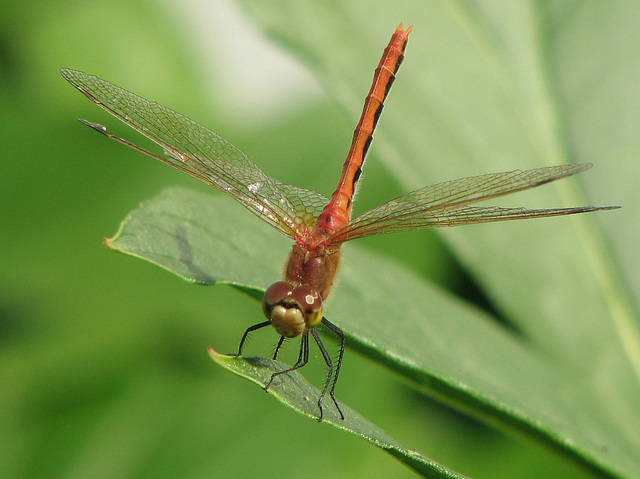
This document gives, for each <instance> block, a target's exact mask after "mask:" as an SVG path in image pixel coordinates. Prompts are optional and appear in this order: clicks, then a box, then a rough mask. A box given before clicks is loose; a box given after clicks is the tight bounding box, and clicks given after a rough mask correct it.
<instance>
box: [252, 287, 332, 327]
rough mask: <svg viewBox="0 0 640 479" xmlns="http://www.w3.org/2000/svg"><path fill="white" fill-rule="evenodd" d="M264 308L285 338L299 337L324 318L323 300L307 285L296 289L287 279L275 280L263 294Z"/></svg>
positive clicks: (266, 314) (267, 315)
mask: <svg viewBox="0 0 640 479" xmlns="http://www.w3.org/2000/svg"><path fill="white" fill-rule="evenodd" d="M262 308H263V310H264V314H265V316H266V317H267V318H269V320H271V324H272V325H273V327H274V328H276V331H278V334H280V335H281V336H284V337H285V338H295V337H296V336H300V335H301V334H302V333H303V332H304V331H305V330H306V329H311V328H315V327H316V326H317V325H318V324H320V322H321V321H322V299H321V298H320V295H319V294H318V292H317V291H315V290H314V289H313V288H311V287H310V286H306V285H304V286H297V287H295V288H294V287H293V286H292V285H291V284H290V283H287V282H286V281H278V282H276V283H273V284H272V285H271V286H269V287H268V288H267V291H265V293H264V301H263V302H262Z"/></svg>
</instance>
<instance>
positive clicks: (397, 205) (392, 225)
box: [331, 163, 612, 243]
mask: <svg viewBox="0 0 640 479" xmlns="http://www.w3.org/2000/svg"><path fill="white" fill-rule="evenodd" d="M590 167H591V164H589V163H582V164H577V165H561V166H551V167H545V168H536V169H533V170H525V171H522V170H514V171H507V172H504V173H493V174H488V175H481V176H473V177H469V178H461V179H458V180H453V181H446V182H444V183H438V184H436V185H431V186H427V187H425V188H421V189H419V190H415V191H412V192H411V193H407V194H406V195H403V196H401V197H399V198H396V199H395V200H392V201H389V202H387V203H384V204H382V205H380V206H378V207H377V208H374V209H372V210H370V211H368V212H366V213H364V214H362V215H360V216H358V217H357V218H355V219H354V220H353V221H352V222H351V223H350V224H349V225H348V226H347V227H346V228H344V229H342V230H340V231H338V232H337V233H336V234H335V235H334V236H333V237H332V238H331V241H332V242H336V243H338V242H342V241H347V240H351V239H355V238H361V237H363V236H372V235H377V234H383V233H390V232H395V231H407V230H414V229H427V228H440V227H444V226H458V225H465V224H475V223H487V222H492V221H505V220H516V219H524V218H536V217H543V216H558V215H567V214H573V213H583V212H587V211H595V210H599V209H609V208H612V207H605V208H601V207H593V206H586V207H578V208H556V209H538V210H527V209H525V208H499V207H470V206H468V205H470V204H473V203H477V202H480V201H484V200H487V199H490V198H496V197H498V196H502V195H506V194H509V193H514V192H516V191H522V190H526V189H529V188H534V187H536V186H539V185H543V184H545V183H549V182H550V181H555V180H558V179H560V178H565V177H567V176H571V175H575V174H576V173H580V172H581V171H584V170H586V169H588V168H590Z"/></svg>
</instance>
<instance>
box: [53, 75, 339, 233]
mask: <svg viewBox="0 0 640 479" xmlns="http://www.w3.org/2000/svg"><path fill="white" fill-rule="evenodd" d="M60 73H61V74H62V76H63V77H64V78H65V79H66V80H67V81H68V82H69V83H71V84H72V85H73V86H74V87H76V88H77V89H78V90H79V91H80V92H82V93H83V94H84V95H85V96H86V97H88V98H89V99H90V100H91V101H93V102H94V103H96V104H97V105H98V106H100V107H101V108H103V109H104V110H106V111H107V112H109V113H110V114H112V115H113V116H115V117H116V118H118V119H119V120H121V121H122V122H124V123H126V124H127V125H129V126H130V127H132V128H133V129H134V130H136V131H138V132H140V133H141V134H143V135H144V136H146V137H147V138H149V139H150V140H151V141H153V142H154V143H156V144H158V145H159V146H161V147H162V148H163V149H164V154H165V155H166V157H164V156H161V155H156V154H155V153H152V152H149V151H147V150H145V149H143V148H141V147H138V146H137V145H134V144H133V143H130V142H128V141H127V140H123V139H121V138H118V137H115V136H114V135H111V134H110V133H108V132H107V131H106V128H105V127H103V126H102V125H98V124H95V123H90V122H87V121H84V120H81V121H83V123H85V124H87V125H88V126H90V127H92V128H94V129H95V130H97V131H99V132H101V133H103V134H105V135H106V136H108V137H110V138H113V139H114V140H116V141H119V142H121V143H123V144H125V145H127V146H130V147H132V148H134V149H136V150H138V151H141V152H142V153H145V154H147V155H149V156H152V157H153V158H156V159H158V160H160V161H162V162H163V163H166V164H168V165H170V166H172V167H174V168H176V169H178V170H180V171H182V172H184V173H187V174H189V175H191V176H193V177H194V178H197V179H199V180H200V181H202V182H204V183H206V184H208V185H210V186H213V187H215V188H217V189H219V190H221V191H224V192H225V193H227V194H228V195H230V196H232V197H233V198H235V199H236V200H237V201H238V202H239V203H241V204H242V205H243V206H245V207H246V208H247V209H249V210H250V211H251V212H252V213H254V214H255V215H257V216H258V217H260V218H261V219H263V220H264V221H266V222H267V223H269V224H271V225H272V226H274V227H275V228H277V229H278V230H280V231H281V232H282V233H284V234H285V235H287V236H289V237H291V238H294V239H295V238H298V237H300V236H305V235H308V234H310V232H311V231H312V229H313V227H314V226H315V222H316V218H317V216H318V215H319V214H320V213H321V212H322V209H323V207H324V206H325V205H326V204H327V202H328V199H327V198H325V197H324V196H322V195H320V194H318V193H316V192H314V191H311V190H305V189H303V188H298V187H296V186H293V185H286V184H283V183H280V182H279V181H277V180H274V179H273V178H271V177H269V176H267V175H266V174H265V173H264V172H263V171H262V170H260V168H258V166H257V165H256V164H255V163H254V162H253V161H251V160H250V159H249V157H247V155H245V154H244V153H243V152H242V151H240V150H239V149H238V148H236V147H235V146H233V145H232V144H231V143H229V142H228V141H227V140H225V139H224V138H222V137H221V136H219V135H217V134H216V133H214V132H213V131H211V130H209V129H207V128H205V127H204V126H202V125H200V124H198V123H196V122H195V121H193V120H191V119H189V118H187V117H186V116H183V115H181V114H180V113H177V112H175V111H173V110H171V109H169V108H167V107H164V106H162V105H160V104H158V103H155V102H151V101H148V100H146V99H144V98H142V97H140V96H138V95H136V94H134V93H131V92H130V91H127V90H125V89H123V88H120V87H118V86H116V85H114V84H112V83H109V82H107V81H105V80H102V79H100V78H98V77H96V76H94V75H88V74H86V73H83V72H80V71H77V70H70V69H62V70H61V71H60Z"/></svg>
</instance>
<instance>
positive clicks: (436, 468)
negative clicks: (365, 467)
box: [209, 348, 464, 478]
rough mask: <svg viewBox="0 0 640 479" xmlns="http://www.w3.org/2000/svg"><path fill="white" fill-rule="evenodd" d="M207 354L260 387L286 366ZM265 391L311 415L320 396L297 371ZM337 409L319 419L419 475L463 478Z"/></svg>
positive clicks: (345, 408)
mask: <svg viewBox="0 0 640 479" xmlns="http://www.w3.org/2000/svg"><path fill="white" fill-rule="evenodd" d="M209 355H210V356H211V358H212V359H213V360H214V361H215V362H216V363H218V364H219V365H220V366H222V367H223V368H225V369H227V370H229V371H231V372H232V373H234V374H237V375H238V376H240V377H243V378H245V379H248V380H250V381H252V382H254V383H256V384H259V385H260V386H262V387H266V385H267V384H268V383H269V382H270V380H271V375H272V374H273V373H276V372H279V371H283V370H284V369H287V368H288V367H289V366H287V365H286V364H283V363H280V362H278V361H274V360H272V359H266V358H260V357H252V358H242V357H237V356H228V355H224V354H220V353H218V352H216V351H215V350H214V349H213V348H209ZM267 392H269V393H271V394H273V395H274V396H275V397H276V398H277V399H278V400H279V401H281V402H283V403H284V404H286V405H288V406H289V407H291V408H293V409H295V410H297V411H298V412H300V413H302V414H305V415H306V416H309V417H311V418H317V417H318V416H317V415H318V398H319V397H320V391H319V390H318V389H316V388H315V387H313V386H312V385H311V384H309V382H308V381H307V380H306V379H305V378H304V377H303V376H302V375H301V374H300V373H299V372H298V371H293V372H290V373H288V374H286V375H282V376H280V377H279V379H278V380H277V381H274V382H273V383H271V385H270V386H269V389H268V390H267ZM327 403H328V404H330V403H331V401H330V400H328V401H327ZM340 409H341V410H342V412H343V413H344V416H345V418H344V420H342V419H340V417H339V416H338V414H337V412H336V410H335V407H334V406H333V404H331V405H328V406H327V407H325V408H324V409H323V411H324V416H323V422H327V423H329V424H331V425H332V426H335V427H337V428H339V429H343V430H345V431H348V432H351V433H352V434H355V435H357V436H360V437H362V438H364V439H366V440H367V441H369V442H371V443H372V444H374V445H376V446H378V447H379V448H381V449H383V450H385V451H387V452H388V453H389V454H391V455H393V456H395V457H396V458H398V460H400V461H402V462H403V463H405V464H406V465H407V466H408V467H410V468H412V469H414V470H415V471H416V472H417V473H419V474H421V475H422V476H423V477H429V478H443V477H450V478H461V477H464V476H461V475H459V474H457V473H455V472H453V471H451V470H449V469H448V468H446V467H444V466H442V465H441V464H438V463H437V462H435V461H433V460H432V459H429V458H427V457H424V456H423V455H421V454H419V453H417V452H416V451H412V450H411V449H408V448H406V447H404V446H402V445H401V444H399V443H398V442H397V441H396V440H395V439H393V438H392V437H390V436H389V435H388V434H387V433H386V432H384V431H382V430H381V429H379V428H378V427H377V426H376V425H375V424H373V423H371V422H369V421H368V420H366V419H365V418H363V417H362V416H360V415H359V414H358V413H357V412H355V411H354V410H353V409H351V408H350V407H348V406H346V405H344V404H342V403H340Z"/></svg>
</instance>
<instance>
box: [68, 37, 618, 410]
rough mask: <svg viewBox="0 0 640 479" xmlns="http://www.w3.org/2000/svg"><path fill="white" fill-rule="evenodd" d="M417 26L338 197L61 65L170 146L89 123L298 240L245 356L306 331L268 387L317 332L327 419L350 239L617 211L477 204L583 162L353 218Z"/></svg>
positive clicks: (392, 54)
mask: <svg viewBox="0 0 640 479" xmlns="http://www.w3.org/2000/svg"><path fill="white" fill-rule="evenodd" d="M411 29H412V27H409V28H407V29H404V28H403V26H402V24H400V26H399V27H398V28H397V30H396V31H395V33H394V34H393V36H392V37H391V40H390V41H389V44H388V45H387V47H386V48H385V50H384V53H383V55H382V59H381V60H380V63H379V64H378V67H377V68H376V70H375V75H374V79H373V85H372V86H371V90H370V91H369V94H368V95H367V97H366V100H365V104H364V110H363V112H362V116H361V117H360V121H359V122H358V125H357V126H356V129H355V133H354V135H353V142H352V144H351V149H350V150H349V154H348V155H347V160H346V161H345V164H344V167H343V171H342V176H341V178H340V182H339V183H338V187H337V189H336V191H335V193H333V196H332V197H331V199H328V198H325V197H324V196H322V195H320V194H319V193H316V192H315V191H311V190H306V189H303V188H299V187H297V186H292V185H286V184H283V183H280V182H279V181H277V180H275V179H273V178H270V177H269V176H267V175H266V174H265V173H263V172H262V170H260V168H258V166H257V165H256V164H255V163H254V162H253V161H251V160H250V159H249V158H248V157H247V155H245V154H244V153H243V152H242V151H240V150H239V149H238V148H236V147H235V146H233V145H232V144H231V143H229V142H228V141H227V140H225V139H224V138H222V137H220V136H218V135H217V134H216V133H214V132H212V131H211V130H209V129H207V128H205V127H204V126H202V125H199V124H198V123H196V122H195V121H193V120H190V119H189V118H187V117H185V116H183V115H181V114H180V113H177V112H175V111H173V110H170V109H169V108H166V107H164V106H162V105H159V104H158V103H155V102H150V101H148V100H145V99H144V98H142V97H140V96H138V95H135V94H134V93H131V92H129V91H127V90H124V89H123V88H120V87H118V86H116V85H114V84H112V83H109V82H107V81H105V80H102V79H100V78H98V77H96V76H93V75H88V74H86V73H82V72H80V71H77V70H70V69H62V70H61V71H60V72H61V74H62V76H63V77H64V78H65V79H66V80H67V81H68V82H69V83H71V84H72V85H73V86H74V87H76V88H77V89H78V90H80V92H82V93H83V94H84V95H85V96H87V98H89V99H90V100H91V101H93V102H94V103H95V104H96V105H98V106H99V107H101V108H102V109H104V110H106V111H107V112H108V113H110V114H111V115H113V116H115V117H116V118H118V119H119V120H121V121H122V122H124V123H126V124H127V125H129V126H130V127H132V128H133V129H134V130H137V131H138V132H140V133H142V134H143V135H144V136H146V137H147V138H149V139H150V140H152V141H153V142H155V143H156V144H158V145H159V146H161V147H162V148H163V150H164V155H165V156H161V155H158V154H156V153H153V152H151V151H148V150H146V149H144V148H141V147H140V146H137V145H135V144H133V143H131V142H129V141H127V140H125V139H122V138H118V137H116V136H114V135H112V134H111V133H109V132H108V131H107V129H106V128H105V127H104V126H102V125H99V124H97V123H91V122H89V121H86V120H80V121H81V122H82V123H84V124H85V125H87V126H89V127H91V128H93V129H94V130H96V131H98V132H99V133H102V134H103V135H105V136H107V137H109V138H111V139H113V140H115V141H117V142H119V143H122V144H124V145H126V146H129V147H131V148H133V149H134V150H137V151H139V152H141V153H144V154H146V155H148V156H150V157H152V158H155V159H157V160H159V161H162V162H163V163H166V164H167V165H169V166H172V167H174V168H176V169H178V170H180V171H182V172H184V173H186V174H188V175H191V176H193V177H194V178H197V179H199V180H200V181H202V182H204V183H206V184H208V185H210V186H213V187H214V188H217V189H219V190H221V191H224V192H225V193H227V194H228V195H230V196H231V197H233V198H234V199H235V200H236V201H238V202H239V203H240V204H242V205H243V206H244V207H245V208H247V209H248V210H249V211H251V212H252V213H254V214H255V215H256V216H258V217H259V218H260V219H262V220H264V221H266V222H267V223H269V224H270V225H271V226H273V227H274V228H276V229H277V230H279V231H280V232H281V233H283V234H284V235H286V236H288V237H289V238H291V239H292V240H293V241H294V242H295V244H294V245H293V251H292V252H291V254H290V256H289V260H288V263H287V266H286V270H285V279H284V281H278V282H276V283H274V284H272V285H271V286H269V288H267V290H266V292H265V296H264V301H263V309H264V313H265V315H266V317H267V318H268V320H267V321H264V322H261V323H259V324H256V325H254V326H251V327H250V328H249V329H247V330H246V332H245V333H244V335H243V336H242V339H241V341H240V345H239V348H238V356H240V355H241V354H242V348H243V345H244V343H245V340H246V338H247V335H248V334H249V333H250V332H252V331H255V330H257V329H260V328H263V327H266V326H269V325H272V326H273V327H274V328H275V329H276V331H277V332H278V334H279V335H280V340H279V342H278V345H277V346H276V350H275V353H274V355H273V358H274V359H276V358H277V356H278V352H279V351H280V348H281V346H282V344H283V342H284V340H285V339H287V338H294V337H298V336H301V345H300V353H299V356H298V360H297V362H296V363H295V364H294V365H293V366H292V367H290V368H289V369H286V370H283V371H280V372H276V373H274V374H273V375H272V376H271V380H270V381H269V383H268V384H267V385H266V386H265V389H268V388H269V386H270V385H271V383H272V381H273V380H274V379H275V378H276V377H277V376H279V375H281V374H286V373H288V372H290V371H293V370H295V369H298V368H301V367H302V366H304V365H305V364H307V362H308V360H309V334H311V335H312V336H313V338H314V340H315V341H316V343H317V344H318V347H319V348H320V351H321V352H322V355H323V357H324V360H325V362H326V364H327V366H328V374H327V378H326V380H325V383H324V388H323V390H322V393H321V394H320V396H319V399H318V407H319V408H320V416H319V419H320V420H322V415H323V408H322V400H323V398H324V396H325V395H326V393H327V391H328V392H329V395H330V397H331V399H332V400H333V403H334V404H335V406H336V408H337V411H338V412H339V414H340V417H341V418H342V419H344V415H343V414H342V411H341V410H340V406H339V405H338V402H337V401H336V399H335V395H334V393H335V387H336V383H337V380H338V375H339V373H340V367H341V365H342V358H343V355H344V346H345V335H344V333H343V332H342V330H341V329H340V328H338V327H337V326H336V325H334V324H333V323H331V322H330V321H329V320H327V319H326V318H325V317H324V316H323V302H324V301H325V300H326V299H327V297H328V296H329V292H330V290H331V285H332V283H333V279H334V276H335V273H336V269H337V267H338V263H339V260H340V247H341V246H342V243H344V242H345V241H348V240H353V239H356V238H362V237H365V236H372V235H378V234H383V233H391V232H394V231H407V230H418V229H426V228H440V227H443V226H457V225H467V224H474V223H486V222H492V221H504V220H516V219H523V218H538V217H546V216H558V215H568V214H573V213H584V212H587V211H596V210H602V209H612V208H617V207H594V206H584V207H577V208H556V209H538V210H528V209H524V208H501V207H495V206H480V207H478V206H470V205H471V204H473V203H477V202H479V201H482V200H486V199H489V198H495V197H497V196H501V195H506V194H509V193H513V192H516V191H522V190H526V189H529V188H534V187H536V186H539V185H542V184H544V183H548V182H550V181H555V180H558V179H560V178H565V177H567V176H571V175H575V174H576V173H579V172H581V171H584V170H586V169H588V168H590V167H591V165H590V164H587V163H583V164H577V165H561V166H552V167H545V168H536V169H533V170H527V171H521V170H514V171H508V172H504V173H494V174H488V175H481V176H474V177H470V178H462V179H458V180H453V181H447V182H444V183H439V184H437V185H432V186H427V187H425V188H421V189H419V190H416V191H412V192H411V193H407V194H406V195H404V196H401V197H399V198H396V199H394V200H392V201H389V202H387V203H384V204H382V205H380V206H378V207H377V208H374V209H372V210H370V211H368V212H366V213H364V214H362V215H360V216H358V217H357V218H355V219H353V220H352V219H351V207H352V202H353V198H354V193H355V191H356V185H357V182H358V179H359V177H360V173H361V172H362V166H363V164H364V160H365V156H366V154H367V150H368V149H369V145H370V144H371V140H372V138H373V131H374V129H375V127H376V123H377V121H378V118H379V116H380V113H381V112H382V107H383V103H384V100H385V98H386V97H387V94H388V93H389V89H390V88H391V84H392V83H393V80H394V79H395V74H396V72H397V71H398V68H399V67H400V64H401V63H402V60H403V58H404V52H405V48H406V46H407V40H408V37H409V34H410V33H411ZM320 324H324V325H325V326H326V327H327V328H328V329H329V330H331V331H333V332H334V333H335V334H336V335H337V336H338V337H339V338H340V354H339V356H338V360H337V363H336V364H335V368H334V364H333V361H332V360H331V357H330V356H329V354H328V352H327V350H326V348H325V347H324V345H323V343H322V341H321V340H320V336H319V335H318V333H317V330H316V327H317V326H319V325H320ZM334 369H335V371H334Z"/></svg>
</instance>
